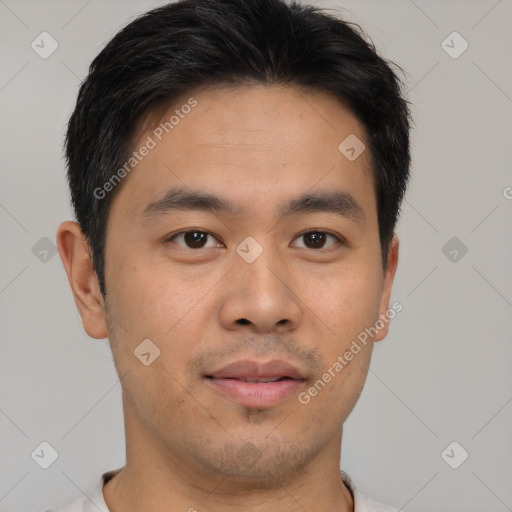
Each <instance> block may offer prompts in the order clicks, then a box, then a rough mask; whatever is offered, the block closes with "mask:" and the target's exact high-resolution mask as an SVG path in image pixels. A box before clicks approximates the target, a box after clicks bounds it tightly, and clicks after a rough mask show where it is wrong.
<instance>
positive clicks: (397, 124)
mask: <svg viewBox="0 0 512 512" xmlns="http://www.w3.org/2000/svg"><path fill="white" fill-rule="evenodd" d="M393 66H394V67H397V68H398V69H400V70H401V68H399V66H396V65H395V64H393V63H392V62H390V61H386V60H384V59H383V58H382V57H380V56H379V55H378V54H377V51H376V49H375V46H374V45H373V43H372V42H371V40H370V39H369V38H368V37H367V36H366V35H365V34H364V32H363V31H362V29H361V28H360V27H359V26H358V25H356V24H354V23H350V22H347V21H343V20H342V19H340V18H339V17H337V16H334V15H331V14H328V13H327V12H326V11H323V10H321V9H319V8H318V7H314V6H311V5H304V4H300V3H298V2H296V1H290V2H287V1H286V0H181V1H177V2H173V3H169V4H166V5H164V6H162V7H158V8H156V9H153V10H151V11H149V12H147V13H145V14H143V15H141V16H139V17H137V18H136V19H135V20H134V21H132V22H130V23H129V24H128V25H127V26H126V27H125V28H123V29H122V30H120V31H119V32H118V33H117V34H116V35H115V36H114V37H113V39H112V40H111V41H110V42H109V43H108V44H107V45H106V46H105V48H104V49H103V50H102V51H101V52H100V53H99V54H98V55H97V56H96V58H95V59H94V60H93V62H92V63H91V66H90V68H89V74H88V76H87V77H86V78H85V80H84V81H83V83H82V84H81V86H80V90H79V93H78V99H77V103H76V107H75V109H74V111H73V113H72V115H71V117H70V119H69V123H68V127H67V134H66V140H65V152H66V160H67V164H68V181H69V185H70V189H71V199H72V203H73V207H74V210H75V214H76V218H77V221H78V223H79V225H80V227H81V229H82V232H83V233H84V235H85V237H86V239H87V242H88V246H89V249H90V251H91V253H92V254H91V255H92V260H93V267H94V270H95V272H96V274H97V277H98V282H99V286H100V289H101V292H102V294H103V296H106V287H105V276H104V274H105V262H104V255H105V242H106V241H105V236H106V227H107V221H108V213H109V207H110V205H111V202H112V200H113V198H114V197H115V194H117V193H118V192H119V190H120V188H121V186H122V183H119V185H118V186H116V187H114V188H113V189H112V190H111V191H110V192H109V193H108V194H103V195H104V197H102V196H100V197H98V194H97V193H95V190H99V189H102V187H103V186H104V184H105V183H107V182H109V180H111V178H112V176H113V175H114V173H115V172H116V170H118V169H120V168H121V167H122V166H123V164H126V161H127V159H129V157H130V150H131V149H132V150H133V148H131V145H132V143H133V140H132V139H133V137H134V136H135V135H136V131H137V128H138V123H139V122H140V121H141V119H142V118H143V117H144V116H145V115H147V114H148V113H150V112H151V111H152V110H153V109H155V108H159V107H162V106H165V105H170V104H172V102H173V101H175V100H176V99H177V98H178V97H181V96H183V94H185V93H187V91H190V90H191V89H193V88H196V87H199V86H203V85H204V86H210V85H223V84H234V85H236V84H239V85H243V84H245V83H254V82H257V83H260V84H265V85H298V86H304V87H307V88H311V89H314V90H316V91H317V92H318V91H324V92H327V93H331V94H333V95H334V96H335V97H336V98H338V99H340V100H341V101H343V103H344V104H345V105H347V106H348V107H349V108H350V109H351V111H352V112H353V114H354V116H355V117H356V118H357V119H358V120H359V121H360V122H361V123H362V125H363V127H364V129H365V132H366V137H367V142H368V145H369V150H370V156H371V161H372V171H373V175H374V178H375V180H374V181H375V184H376V198H377V207H378V222H379V236H380V244H381V252H382V265H383V268H384V269H385V268H386V263H387V254H388V249H389V243H390V241H391V239H392V236H393V233H394V229H395V225H396V221H397V219H398V215H399V211H400V204H401V202H402V199H403V196H404V194H405V189H406V186H407V181H408V179H409V167H410V150H409V129H410V121H411V116H410V111H409V107H408V102H407V100H406V99H405V98H404V97H403V94H402V88H403V84H402V82H401V81H400V79H399V78H398V76H397V74H396V72H395V71H393V69H392V67H393ZM340 142H341V141H340Z"/></svg>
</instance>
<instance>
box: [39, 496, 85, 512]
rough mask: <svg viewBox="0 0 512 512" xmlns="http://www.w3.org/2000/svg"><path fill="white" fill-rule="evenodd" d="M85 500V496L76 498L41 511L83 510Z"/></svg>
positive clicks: (69, 511) (79, 511) (77, 511)
mask: <svg viewBox="0 0 512 512" xmlns="http://www.w3.org/2000/svg"><path fill="white" fill-rule="evenodd" d="M85 500H86V498H85V497H81V498H77V499H74V500H73V501H69V502H68V503H66V504H64V505H61V506H59V507H55V508H52V509H48V510H44V511H41V512H84V510H85Z"/></svg>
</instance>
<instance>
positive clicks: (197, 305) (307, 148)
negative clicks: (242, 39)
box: [82, 85, 397, 480]
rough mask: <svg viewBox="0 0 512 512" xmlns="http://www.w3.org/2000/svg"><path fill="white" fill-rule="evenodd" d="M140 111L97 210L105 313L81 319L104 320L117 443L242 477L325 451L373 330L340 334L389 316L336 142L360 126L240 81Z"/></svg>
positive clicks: (313, 101) (385, 286) (358, 384)
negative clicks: (118, 390)
mask: <svg viewBox="0 0 512 512" xmlns="http://www.w3.org/2000/svg"><path fill="white" fill-rule="evenodd" d="M191 97H193V98H194V100H193V101H189V98H191ZM194 101H195V102H197V103H195V104H194ZM187 102H188V104H189V105H194V106H193V107H191V108H185V107H183V105H185V104H187ZM176 109H177V110H179V115H178V114H177V115H176V116H175V119H173V120H172V128H169V125H167V131H168V133H166V130H165V129H162V125H161V124H160V125H159V123H160V122H165V121H169V119H170V116H171V115H172V114H173V112H174V111H175V110H176ZM178 118H179V121H176V120H177V119H178ZM152 121H153V123H152V124H146V129H144V130H142V131H141V132H140V133H139V137H138V140H137V141H136V143H135V144H134V150H137V149H139V148H141V147H142V146H144V145H146V146H153V147H151V148H150V149H149V151H147V152H146V151H144V150H143V151H141V153H147V154H146V155H145V156H144V157H143V158H141V159H140V162H138V163H137V165H136V166H135V167H134V168H133V170H132V171H131V172H130V174H129V175H128V176H126V177H125V178H124V180H125V181H124V182H123V184H122V188H121V189H120V191H119V193H118V195H117V196H116V197H115V199H114V201H113V203H112V206H111V210H110V213H109V221H108V226H107V237H106V240H107V242H106V252H105V269H106V272H105V278H106V289H107V297H106V304H105V308H106V311H107V313H106V315H105V317H104V318H102V319H101V318H98V315H96V316H94V315H90V316H87V315H85V316H84V315H82V316H83V317H84V327H85V329H86V330H87V331H88V332H89V333H94V334H101V333H100V331H101V328H100V327H98V325H99V324H100V323H101V322H104V323H105V326H106V329H107V331H106V332H105V336H106V335H107V334H108V337H109V339H110V342H111V347H112V351H113V356H114V361H115V364H116V367H117V370H118V373H119V375H120V377H121V378H122V386H123V403H124V408H125V420H126V435H127V439H129V440H130V442H131V443H132V445H133V446H138V447H142V446H144V448H145V450H147V451H153V452H154V453H155V455H156V454H160V456H162V454H165V457H166V460H168V461H177V463H180V461H183V460H186V461H187V468H191V470H192V471H193V472H194V473H195V474H198V475H200V474H204V475H208V474H217V475H224V476H233V475H237V476H238V477H239V478H240V479H242V480H243V479H244V478H247V479H250V478H254V477H257V478H259V479H261V480H264V479H267V478H268V479H274V480H275V479H279V478H280V477H281V476H283V475H285V474H288V473H289V472H290V471H292V470H294V469H297V468H299V467H302V466H304V465H305V464H307V463H308V462H310V461H312V460H314V459H315V458H316V457H320V456H323V455H322V454H324V455H325V454H326V453H327V452H328V451H329V453H331V454H332V453H334V458H336V455H335V454H336V453H338V454H339V448H338V451H337V450H336V448H335V446H336V445H337V444H339V443H340V441H341V429H342V425H343V422H344V420H345V419H346V418H347V416H348V414H349V413H350V411H351V410H352V408H353V406H354V404H355V402H356V401H357V398H358V397H359V394H360V392H361V389H362V387H363V384H364V381H365V378H366V375H367V371H368V365H369V362H370V356H371V351H372V345H373V341H376V340H380V339H382V338H383V337H384V336H385V335H386V332H387V325H385V326H384V327H383V328H381V330H380V331H379V333H378V334H377V335H376V336H375V337H374V339H373V340H370V339H368V341H367V342H366V343H361V341H358V342H357V345H358V347H359V350H358V351H357V352H356V349H354V344H353V342H354V340H357V339H358V335H360V334H361V333H362V332H363V331H364V330H365V328H368V327H371V326H374V324H375V323H376V321H377V320H378V319H379V315H383V314H385V313H386V311H387V310H388V307H389V294H390V289H391V283H392V280H393V276H394V271H395V267H396V254H397V241H396V239H394V241H393V243H392V245H391V251H390V254H391V257H390V260H389V261H390V264H389V266H388V268H387V271H386V272H384V271H383V269H382V264H381V253H380V242H379V231H378V219H377V209H376V195H375V186H374V181H373V178H372V173H371V170H370V159H369V154H368V152H369V150H368V149H366V150H365V151H363V152H362V154H361V155H360V156H359V157H358V158H356V159H355V160H354V159H353V158H352V159H349V158H347V157H346V155H347V153H346V152H345V153H343V152H341V151H340V150H339V149H338V147H339V146H340V143H341V142H342V141H344V140H345V139H346V138H347V137H348V136H349V135H352V136H354V135H355V136H356V137H357V138H358V139H359V141H361V142H362V143H364V144H365V145H366V148H368V144H367V142H366V136H365V133H364V130H363V128H362V126H361V125H360V123H359V122H358V121H357V120H356V118H355V117H354V116H353V115H352V114H351V113H350V111H349V110H348V109H347V108H346V107H344V106H343V104H341V103H340V102H339V101H338V100H336V99H335V98H334V97H332V96H330V95H328V94H326V93H312V92H311V91H305V90H301V89H298V88H292V87H263V86H256V85H251V86H249V85H248V86H244V87H240V88H237V89H232V88H224V87H222V88H217V89H210V90H206V89H202V90H196V91H194V92H193V93H191V94H190V95H188V96H186V97H185V98H184V99H183V101H182V102H181V103H178V104H176V105H174V106H173V109H172V110H171V111H170V112H168V113H166V114H165V116H164V119H158V120H156V119H153V120H152ZM155 121H156V122H155ZM159 126H160V128H158V127H159ZM150 139H151V141H152V142H150ZM349 140H350V139H349ZM353 140H355V139H353ZM153 143H154V145H153ZM358 147H359V146H358ZM358 147H357V148H358ZM357 148H356V149H357ZM348 155H349V156H353V155H352V154H351V152H350V150H349V152H348ZM190 195H194V196H203V197H202V198H199V197H196V198H195V199H191V198H190V197H186V196H190ZM359 339H361V338H359ZM143 340H150V341H145V342H144V344H142V345H141V343H142V342H143ZM351 347H352V349H351ZM351 350H352V352H351V353H352V357H350V358H349V356H347V357H345V356H344V354H346V353H347V351H348V352H350V351H351ZM158 351H159V352H158ZM134 352H135V353H134ZM136 354H137V355H138V357H137V355H136ZM141 354H142V355H141ZM158 354H159V355H158ZM141 359H142V361H144V362H141ZM336 363H338V364H336ZM244 379H249V380H250V381H251V380H255V382H244ZM269 379H270V380H274V381H275V380H276V379H280V380H278V381H276V382H264V381H266V380H269ZM315 390H316V392H315ZM134 449H135V448H134ZM141 453H142V451H141ZM337 460H338V461H339V457H338V459H337ZM187 470H188V469H186V468H185V469H183V471H187Z"/></svg>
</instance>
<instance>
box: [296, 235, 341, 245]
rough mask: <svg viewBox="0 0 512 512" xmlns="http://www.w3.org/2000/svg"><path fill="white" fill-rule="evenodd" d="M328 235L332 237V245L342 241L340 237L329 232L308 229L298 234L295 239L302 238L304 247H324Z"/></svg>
mask: <svg viewBox="0 0 512 512" xmlns="http://www.w3.org/2000/svg"><path fill="white" fill-rule="evenodd" d="M328 237H330V238H331V239H334V241H335V244H334V245H336V242H338V243H343V240H342V238H340V237H339V236H336V235H333V234H331V233H327V232H326V231H308V232H306V233H302V235H299V236H298V237H297V238H296V240H299V239H300V238H303V239H304V241H305V248H306V249H325V248H326V247H325V243H326V240H328ZM327 248H328V247H327Z"/></svg>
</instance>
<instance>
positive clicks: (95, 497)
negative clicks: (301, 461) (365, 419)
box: [44, 468, 398, 512]
mask: <svg viewBox="0 0 512 512" xmlns="http://www.w3.org/2000/svg"><path fill="white" fill-rule="evenodd" d="M121 469H122V468H119V469H112V470H110V471H107V472H105V473H103V474H102V475H101V477H100V478H99V480H98V481H97V482H96V484H95V485H94V487H93V488H92V489H91V491H90V492H89V493H88V494H87V496H82V497H81V498H77V499H75V500H73V501H71V502H69V503H67V504H66V505H63V506H61V507H57V508H52V509H50V510H46V511H44V512H110V510H109V508H108V507H107V504H106V503H105V498H104V497H103V485H104V484H105V483H107V482H108V481H109V480H110V479H111V478H112V477H113V476H114V475H115V474H116V473H118V472H119V471H121ZM341 474H342V477H343V481H344V482H345V483H346V484H347V487H348V488H349V489H350V490H351V491H352V496H353V498H354V512H398V510H397V509H396V508H392V507H388V506H387V505H384V504H382V503H379V502H378V501H375V500H373V499H371V498H370V497H368V496H365V495H364V494H361V492H359V490H358V489H357V487H356V486H355V485H354V483H353V482H352V480H351V479H350V477H349V476H348V475H347V473H345V472H344V471H342V472H341Z"/></svg>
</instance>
